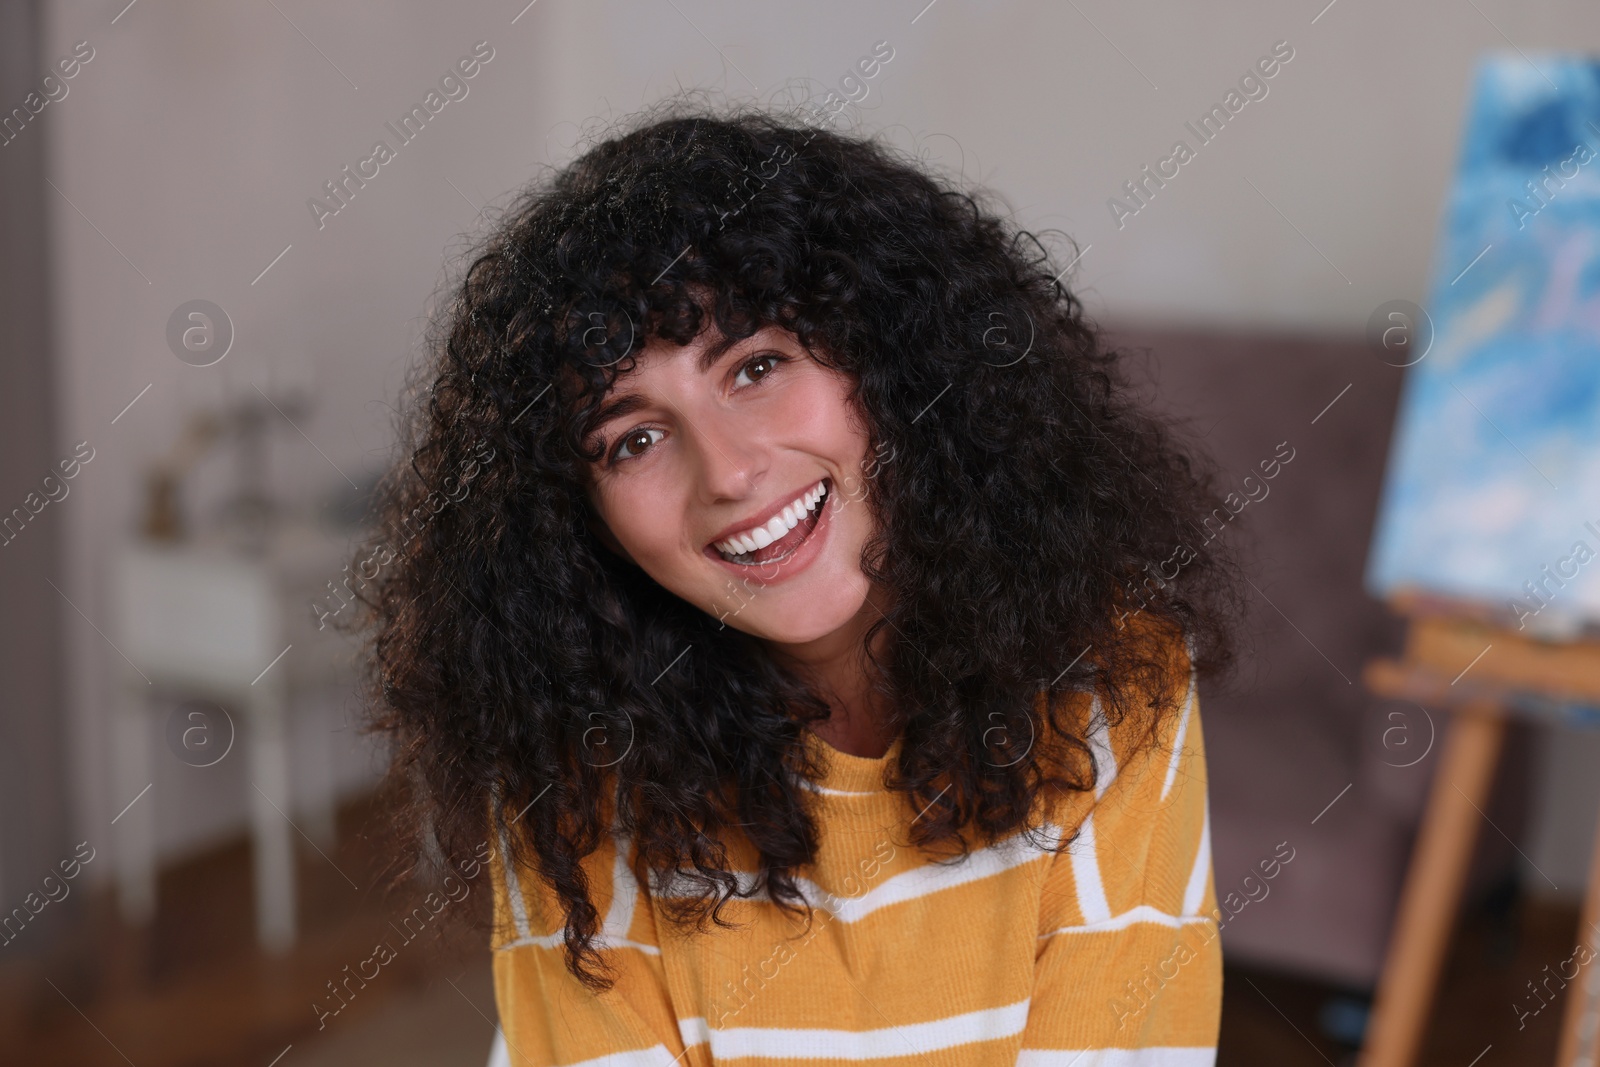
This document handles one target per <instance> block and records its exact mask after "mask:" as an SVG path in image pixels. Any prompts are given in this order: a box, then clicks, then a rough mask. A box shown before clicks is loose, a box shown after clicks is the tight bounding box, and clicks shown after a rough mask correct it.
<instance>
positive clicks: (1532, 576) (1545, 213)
mask: <svg viewBox="0 0 1600 1067" xmlns="http://www.w3.org/2000/svg"><path fill="white" fill-rule="evenodd" d="M1421 319H1422V321H1417V322H1412V321H1404V318H1403V317H1402V318H1400V319H1397V325H1398V326H1400V327H1403V328H1404V329H1406V330H1409V331H1412V334H1411V336H1410V337H1409V338H1408V339H1409V340H1414V341H1415V343H1414V344H1411V345H1408V346H1406V347H1405V348H1404V349H1403V351H1404V352H1405V353H1406V358H1405V360H1404V361H1403V362H1397V363H1395V365H1397V366H1406V368H1407V369H1406V371H1405V374H1406V380H1405V384H1404V389H1403V391H1402V396H1401V405H1400V414H1399V417H1398V422H1397V425H1396V429H1395V437H1394V441H1393V443H1392V445H1391V450H1390V456H1389V465H1388V470H1387V474H1386V478H1385V484H1384V493H1383V498H1382V502H1381V506H1380V511H1379V518H1378V522H1377V525H1376V528H1375V531H1374V539H1373V546H1372V552H1371V554H1370V557H1369V560H1368V568H1367V575H1366V583H1367V587H1368V589H1369V591H1370V592H1372V594H1373V595H1374V596H1377V597H1379V598H1382V599H1384V600H1386V601H1388V602H1389V603H1390V604H1391V605H1393V606H1395V607H1396V609H1397V610H1399V611H1401V612H1402V613H1403V614H1406V615H1408V616H1409V617H1410V631H1411V632H1410V636H1409V638H1408V640H1407V646H1406V650H1405V653H1404V656H1403V657H1402V658H1401V659H1399V660H1389V661H1379V662H1375V663H1373V664H1370V665H1369V666H1368V669H1367V670H1366V672H1365V673H1364V679H1365V681H1366V683H1367V685H1368V686H1369V688H1371V689H1372V690H1373V691H1374V692H1375V693H1377V694H1379V695H1381V696H1386V697H1393V698H1399V699H1410V700H1414V701H1418V702H1420V703H1427V704H1431V705H1433V706H1436V707H1442V708H1449V709H1451V710H1452V711H1453V712H1454V714H1453V716H1452V721H1451V726H1450V734H1449V738H1448V740H1447V742H1446V744H1445V746H1444V748H1443V750H1442V751H1441V753H1440V757H1439V765H1438V766H1437V767H1436V769H1435V780H1434V787H1433V790H1432V792H1431V794H1430V798H1429V801H1428V807H1427V811H1426V813H1425V815H1424V820H1423V824H1422V827H1421V829H1420V832H1419V836H1418V842H1417V846H1416V848H1415V851H1414V854H1413V858H1412V864H1411V869H1410V871H1409V872H1408V875H1407V880H1406V886H1405V889H1404V891H1403V894H1402V898H1401V902H1400V911H1399V914H1398V917H1397V920H1396V924H1395V930H1394V934H1393V936H1392V938H1391V944H1390V950H1389V956H1388V959H1387V961H1386V963H1385V967H1384V973H1383V977H1382V980H1381V981H1380V985H1379V990H1378V1000H1377V1003H1376V1005H1375V1009H1374V1013H1373V1018H1372V1023H1371V1027H1370V1029H1369V1033H1368V1040H1367V1044H1366V1047H1365V1048H1364V1049H1363V1053H1362V1061H1361V1062H1362V1064H1363V1067H1404V1065H1406V1064H1409V1063H1411V1062H1412V1060H1413V1058H1414V1057H1415V1055H1416V1052H1417V1049H1418V1046H1419V1044H1420V1040H1421V1035H1422V1032H1423V1028H1424V1026H1425V1024H1426V1021H1427V1015H1428V1011H1429V1008H1430V1004H1431V1000H1432V993H1433V989H1434V986H1435V985H1436V983H1437V978H1438V971H1439V967H1440V965H1441V964H1442V961H1443V955H1444V951H1445V949H1446V947H1447V941H1448V936H1449V931H1450V927H1451V925H1452V923H1453V921H1454V916H1455V914H1456V909H1457V907H1458V904H1459V898H1460V890H1461V883H1462V880H1463V878H1464V875H1465V870H1466V865H1467V861H1468V860H1469V859H1470V855H1471V849H1472V846H1473V842H1474V841H1475V840H1476V834H1477V832H1478V823H1479V816H1478V814H1477V812H1476V809H1478V808H1481V807H1482V806H1483V804H1485V803H1486V801H1487V794H1488V790H1489V787H1490V784H1491V782H1492V779H1493V770H1494V765H1495V761H1496V759H1497V758H1498V754H1499V750H1500V739H1501V733H1502V728H1503V724H1504V719H1505V717H1506V716H1507V715H1508V714H1510V713H1514V712H1515V713H1525V714H1534V715H1539V716H1543V717H1544V718H1546V719H1547V720H1550V721H1558V720H1560V719H1563V718H1564V719H1568V720H1582V719H1586V718H1587V719H1592V718H1593V717H1594V715H1595V707H1596V705H1600V640H1596V639H1595V636H1594V634H1595V632H1596V631H1597V630H1600V61H1597V60H1596V59H1594V58H1591V57H1587V56H1562V55H1532V56H1525V55H1523V54H1521V53H1519V52H1506V53H1494V54H1491V55H1488V56H1486V57H1485V58H1484V59H1483V60H1481V61H1480V63H1479V65H1478V68H1477V71H1476V76H1475V79H1474V82H1473V91H1472V100H1471V105H1470V108H1469V111H1468V115H1467V120H1466V124H1465V127H1464V131H1463V136H1462V143H1461V150H1460V156H1459V164H1458V168H1457V173H1456V178H1455V182H1454V184H1453V186H1452V189H1451V193H1450V197H1449V200H1448V201H1447V203H1446V205H1445V209H1444V212H1443V215H1442V218H1441V224H1440V230H1439V237H1438V243H1437V246H1436V249H1435V254H1434V260H1433V273H1432V281H1431V286H1430V291H1429V302H1428V304H1427V308H1426V311H1424V312H1423V313H1422V316H1421ZM1596 855H1597V857H1600V843H1597V849H1596ZM1597 862H1600V860H1597ZM1596 870H1597V871H1600V866H1597V867H1596ZM1597 883H1600V877H1595V878H1591V883H1590V887H1589V894H1588V897H1587V900H1586V903H1585V907H1584V912H1583V922H1584V923H1585V924H1589V925H1593V924H1594V923H1595V922H1596V921H1597V920H1600V884H1597ZM1596 929H1600V927H1597V928H1596ZM1593 936H1594V937H1595V938H1596V943H1597V945H1600V934H1595V935H1593ZM1597 1005H1600V989H1590V988H1589V983H1584V984H1581V985H1580V984H1575V985H1574V987H1573V988H1572V989H1571V990H1570V991H1569V997H1568V1003H1567V1005H1566V1019H1565V1026H1564V1036H1563V1039H1562V1051H1561V1054H1560V1062H1561V1063H1562V1064H1563V1067H1566V1065H1568V1064H1584V1065H1594V1064H1596V1063H1597V1058H1596V1057H1597V1051H1596V1049H1595V1044H1594V1040H1593V1033H1592V1030H1593V1028H1592V1027H1588V1025H1587V1024H1588V1016H1589V1015H1590V1014H1591V1013H1592V1012H1594V1011H1596V1010H1600V1007H1597ZM1586 1027H1587V1029H1586ZM1585 1035H1586V1036H1585Z"/></svg>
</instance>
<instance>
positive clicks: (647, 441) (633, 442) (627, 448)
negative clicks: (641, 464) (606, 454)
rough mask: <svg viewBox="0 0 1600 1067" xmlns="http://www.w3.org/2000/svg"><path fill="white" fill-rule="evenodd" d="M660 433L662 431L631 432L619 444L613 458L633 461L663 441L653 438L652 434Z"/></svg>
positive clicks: (612, 454) (612, 455)
mask: <svg viewBox="0 0 1600 1067" xmlns="http://www.w3.org/2000/svg"><path fill="white" fill-rule="evenodd" d="M660 433H661V431H660V430H630V431H629V432H628V433H627V434H625V435H624V436H623V438H622V440H620V441H618V442H617V448H616V451H614V452H612V453H611V458H612V459H632V458H633V457H634V456H637V455H638V454H639V453H641V452H643V451H644V450H645V449H647V448H649V447H650V446H651V445H653V444H655V443H656V442H657V441H659V440H660V439H661V438H660V437H652V436H650V435H651V434H660Z"/></svg>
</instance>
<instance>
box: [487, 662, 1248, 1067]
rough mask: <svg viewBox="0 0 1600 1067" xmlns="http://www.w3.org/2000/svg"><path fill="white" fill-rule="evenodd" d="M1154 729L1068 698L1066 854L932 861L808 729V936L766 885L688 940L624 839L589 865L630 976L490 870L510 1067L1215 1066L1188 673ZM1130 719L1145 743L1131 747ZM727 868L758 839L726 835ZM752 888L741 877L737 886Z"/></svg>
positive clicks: (871, 770)
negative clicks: (1091, 766) (1078, 733)
mask: <svg viewBox="0 0 1600 1067" xmlns="http://www.w3.org/2000/svg"><path fill="white" fill-rule="evenodd" d="M1174 695H1175V696H1177V697H1178V699H1179V703H1178V705H1177V707H1178V711H1177V712H1176V714H1173V715H1169V716H1168V717H1167V718H1166V719H1165V721H1164V724H1163V726H1162V727H1161V729H1160V730H1158V731H1157V733H1156V735H1155V738H1154V740H1153V741H1152V740H1151V738H1150V735H1149V732H1148V730H1147V729H1141V726H1140V724H1138V723H1137V722H1135V720H1136V718H1137V716H1131V715H1130V716H1129V717H1128V718H1127V719H1126V720H1124V721H1122V722H1120V723H1118V725H1117V726H1115V727H1108V726H1107V725H1106V722H1105V719H1104V717H1103V716H1102V715H1101V713H1100V709H1099V704H1098V700H1097V699H1095V698H1091V697H1089V696H1088V695H1084V697H1083V699H1082V701H1081V702H1080V703H1076V704H1075V705H1074V707H1075V708H1076V710H1077V712H1078V714H1079V715H1080V716H1081V717H1080V719H1078V720H1077V721H1080V722H1082V723H1083V724H1084V725H1085V726H1086V727H1087V735H1088V739H1089V743H1090V745H1091V747H1092V749H1093V750H1094V751H1095V753H1096V761H1097V763H1098V764H1099V765H1100V766H1101V767H1102V768H1103V769H1102V772H1101V774H1100V775H1099V780H1098V781H1097V783H1096V788H1095V789H1094V791H1093V792H1092V793H1090V792H1083V793H1077V794H1072V795H1070V796H1069V797H1067V798H1064V799H1058V800H1055V801H1052V805H1053V810H1052V811H1051V814H1050V823H1049V825H1050V827H1051V829H1052V832H1053V834H1054V835H1055V837H1056V839H1057V840H1059V839H1060V837H1061V836H1062V835H1063V834H1066V835H1070V831H1071V830H1072V829H1077V828H1079V827H1080V825H1081V832H1080V833H1079V835H1078V837H1077V839H1076V841H1074V842H1073V843H1072V845H1071V846H1070V847H1069V848H1068V849H1067V850H1065V851H1062V852H1059V853H1050V852H1041V851H1039V850H1038V849H1037V848H1036V847H1034V846H1031V845H1027V844H1025V843H1024V840H1023V839H1021V838H1016V837H1012V838H1007V839H1003V840H1001V841H1000V842H998V843H996V844H995V845H992V846H989V847H979V848H976V849H974V851H973V852H972V853H971V854H970V855H969V856H968V857H967V858H966V859H965V860H963V861H959V862H957V863H954V864H951V863H949V861H945V862H944V863H937V862H933V861H931V860H930V859H929V858H928V857H926V856H924V855H923V854H921V853H920V852H919V851H918V850H917V849H915V848H914V847H912V846H910V845H909V844H908V840H909V839H908V836H907V831H908V829H909V823H910V821H912V819H914V818H915V817H916V813H914V812H911V811H910V810H909V805H908V804H907V802H906V801H905V799H904V798H903V797H902V796H900V795H898V794H894V793H891V792H889V791H887V790H885V789H884V787H883V774H884V771H885V769H886V768H887V767H888V766H889V765H890V764H891V763H892V761H893V760H894V759H895V757H896V755H897V753H898V751H899V748H900V742H899V741H896V742H895V744H894V746H893V747H891V748H890V749H889V751H888V752H887V753H886V754H885V755H884V756H883V757H881V758H879V759H867V758H862V757H858V756H851V755H848V754H845V753H842V752H839V751H837V750H835V749H833V748H832V747H831V746H828V745H826V743H825V742H823V741H821V740H820V739H817V738H816V737H815V735H811V734H809V733H808V735H807V737H808V738H809V742H808V743H810V744H813V745H814V746H817V748H818V750H819V751H820V752H821V753H822V754H823V756H824V757H825V761H826V765H827V768H828V769H827V774H826V776H825V777H824V778H823V779H822V780H821V781H820V782H818V783H815V785H814V788H815V789H816V790H817V791H818V793H819V794H820V796H819V798H818V799H819V807H818V809H817V810H818V813H819V814H818V823H819V829H820V831H821V833H820V851H819V855H818V857H817V861H816V863H815V864H814V866H812V867H810V868H807V869H806V870H805V871H803V872H801V873H802V874H803V875H804V876H805V877H804V878H803V879H802V880H801V882H800V884H801V886H802V888H803V889H804V890H805V892H806V896H807V899H808V900H809V901H810V902H811V904H812V906H813V907H814V908H815V909H816V910H815V912H814V914H813V920H812V923H811V925H810V927H809V928H807V927H806V926H805V923H804V920H803V918H801V919H794V918H791V917H790V916H788V915H786V914H784V913H783V912H781V911H779V910H778V908H777V907H776V905H774V904H773V903H772V902H771V901H770V900H767V899H765V898H763V897H761V896H757V897H755V898H753V899H748V900H746V899H738V898H735V899H733V900H731V901H730V902H729V904H728V906H727V908H726V910H725V914H726V915H727V917H728V918H730V919H731V920H733V921H735V922H737V923H739V924H740V925H739V926H738V927H737V928H735V929H723V928H716V927H712V928H710V929H709V930H708V931H707V932H704V933H693V932H685V931H681V930H680V929H679V928H678V927H676V926H674V925H673V924H672V923H670V922H669V921H668V920H667V919H666V917H665V916H663V915H659V914H658V911H657V905H656V903H655V900H656V897H657V896H658V895H659V894H660V893H661V892H664V891H667V890H668V889H669V888H670V887H665V886H662V885H660V884H658V883H657V882H656V881H655V880H654V879H651V880H650V885H648V886H646V885H640V884H639V882H638V880H637V879H636V878H635V877H634V875H633V873H632V871H631V869H630V865H629V863H628V862H627V861H628V858H629V857H630V855H631V853H630V852H629V851H628V843H627V842H626V841H625V840H620V839H619V838H618V837H617V836H616V835H613V837H612V840H611V842H610V843H608V844H606V845H603V846H602V847H601V849H600V850H599V851H597V852H596V853H594V854H593V855H591V856H590V857H588V858H587V859H586V860H585V861H584V866H585V869H586V870H587V871H588V873H589V875H590V892H591V894H592V899H593V900H594V903H595V906H596V907H597V908H598V909H599V910H600V912H601V914H603V915H604V916H605V919H604V925H603V927H602V930H601V934H600V941H599V942H598V943H597V945H598V947H599V948H600V949H601V951H602V953H603V954H604V956H605V957H606V959H607V960H608V962H610V963H611V964H612V965H613V966H614V967H615V974H616V977H617V981H616V985H615V986H614V987H613V988H612V989H611V990H610V991H608V992H606V993H604V994H601V995H598V996H597V995H595V994H593V993H591V992H590V991H589V990H588V989H586V988H585V987H584V986H582V985H581V984H580V983H579V982H578V981H577V980H576V979H575V978H573V977H572V975H571V974H569V973H568V972H567V970H566V968H565V965H564V960H563V956H562V950H561V928H562V919H563V916H562V913H561V910H560V908H559V906H558V904H557V901H556V898H555V896H554V894H553V893H552V892H550V890H549V889H548V888H547V887H545V886H544V884H543V883H542V882H541V881H539V879H537V878H536V877H535V876H534V875H533V874H532V873H530V872H528V871H526V870H523V871H520V872H519V871H516V870H513V871H512V872H510V876H509V877H508V876H507V872H506V870H505V868H504V866H503V864H501V863H500V862H499V855H500V853H499V852H498V851H497V853H496V862H495V864H494V873H493V878H494V893H495V933H494V936H493V944H494V948H495V953H494V977H495V993H496V999H497V1001H498V1004H499V1010H500V1024H501V1028H502V1032H503V1035H504V1043H505V1046H506V1048H507V1051H508V1052H509V1056H510V1062H511V1063H513V1064H516V1065H519V1067H520V1065H536V1067H544V1065H554V1064H560V1065H572V1064H583V1065H585V1067H634V1065H639V1067H644V1065H650V1067H673V1065H675V1064H682V1065H686V1067H703V1065H706V1064H713V1063H717V1064H720V1063H744V1064H751V1065H755V1064H761V1065H781V1064H806V1065H809V1067H826V1065H829V1064H853V1065H860V1064H863V1063H870V1064H872V1065H874V1067H911V1065H913V1064H917V1065H926V1064H934V1065H945V1064H948V1065H960V1067H978V1065H989V1064H1006V1065H1012V1064H1017V1065H1020V1067H1069V1065H1072V1067H1158V1065H1159V1067H1201V1065H1211V1064H1213V1063H1214V1061H1215V1057H1216V1042H1217V1031H1218V1025H1219V1019H1220V1014H1221V1007H1222V954H1221V945H1220V943H1219V941H1218V940H1217V933H1218V926H1217V921H1216V915H1217V914H1220V913H1215V907H1216V900H1215V889H1214V886H1213V882H1212V875H1211V835H1210V813H1209V805H1208V803H1207V796H1206V771H1205V749H1204V745H1203V742H1202V737H1201V732H1200V711H1199V703H1198V699H1197V694H1196V691H1195V684H1194V678H1193V675H1192V673H1191V674H1190V676H1189V681H1188V685H1187V691H1186V692H1184V693H1182V694H1174ZM1136 731H1140V732H1141V733H1142V735H1143V736H1142V740H1143V742H1144V743H1143V744H1140V743H1139V742H1140V741H1141V737H1135V736H1134V734H1135V732H1136ZM729 856H730V860H731V861H732V862H733V863H735V865H738V864H740V863H743V864H744V869H745V870H746V871H748V870H749V869H750V868H751V867H753V866H754V863H753V862H752V860H753V856H754V851H753V849H748V848H747V850H746V851H743V852H741V851H740V850H739V849H738V848H737V847H735V845H734V844H733V843H730V844H729ZM741 883H742V884H743V886H745V887H748V886H749V885H750V884H751V883H750V876H749V875H748V874H744V875H741Z"/></svg>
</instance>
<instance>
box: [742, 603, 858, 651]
mask: <svg viewBox="0 0 1600 1067" xmlns="http://www.w3.org/2000/svg"><path fill="white" fill-rule="evenodd" d="M784 599H792V600H793V601H794V602H793V603H787V604H786V603H782V602H781V601H779V600H778V599H777V598H775V597H774V598H772V600H771V601H769V602H768V603H766V604H760V605H758V604H755V603H752V604H749V605H747V606H746V607H745V609H744V610H743V611H741V612H739V613H738V614H736V615H729V616H728V617H727V618H726V619H724V620H723V621H724V622H726V623H727V624H728V625H729V626H732V627H734V628H735V629H737V630H742V631H744V632H745V633H747V634H749V635H751V636H752V637H759V638H761V639H762V640H763V641H771V642H774V643H776V644H780V645H803V644H807V643H809V642H812V641H816V640H819V639H821V638H824V637H827V636H828V635H829V634H831V633H834V632H835V631H837V630H839V629H841V628H843V627H845V626H848V625H850V624H851V622H852V621H853V620H854V619H855V617H856V616H857V614H859V613H860V611H861V606H862V604H863V603H864V602H865V599H866V598H865V595H864V591H863V595H862V596H844V597H829V598H827V600H826V601H825V602H822V603H819V602H818V601H817V600H816V599H811V598H801V597H794V598H784Z"/></svg>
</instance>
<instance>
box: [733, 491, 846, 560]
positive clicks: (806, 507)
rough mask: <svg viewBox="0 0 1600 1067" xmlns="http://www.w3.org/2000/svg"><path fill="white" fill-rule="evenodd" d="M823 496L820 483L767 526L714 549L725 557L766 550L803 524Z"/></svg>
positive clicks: (747, 532) (734, 538) (759, 527)
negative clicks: (761, 549)
mask: <svg viewBox="0 0 1600 1067" xmlns="http://www.w3.org/2000/svg"><path fill="white" fill-rule="evenodd" d="M822 496H823V485H822V483H821V482H818V483H817V484H816V486H815V487H813V488H812V489H811V491H810V492H808V493H806V494H805V495H804V496H801V497H800V498H799V499H797V500H795V501H794V502H792V503H790V504H788V505H785V507H784V509H783V510H782V511H781V512H779V513H778V514H777V515H774V516H773V517H772V518H771V519H770V520H768V521H767V523H766V525H764V526H757V527H755V528H754V529H750V530H746V531H744V532H743V533H739V534H735V535H734V536H732V537H730V538H728V539H727V540H725V541H718V542H717V543H716V544H715V545H714V546H713V547H714V548H716V549H717V551H719V552H721V553H722V554H723V555H724V556H740V555H746V554H748V553H751V552H754V551H756V550H757V549H760V548H766V547H767V546H768V545H770V544H772V542H774V541H776V540H778V539H779V538H780V537H782V536H783V535H784V534H786V533H788V532H789V531H790V530H792V529H794V528H795V527H796V526H797V525H799V524H800V523H801V522H803V521H804V520H805V519H806V518H807V517H808V516H809V515H810V514H811V512H812V511H813V510H814V509H815V508H816V505H817V501H819V500H821V499H822Z"/></svg>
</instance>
